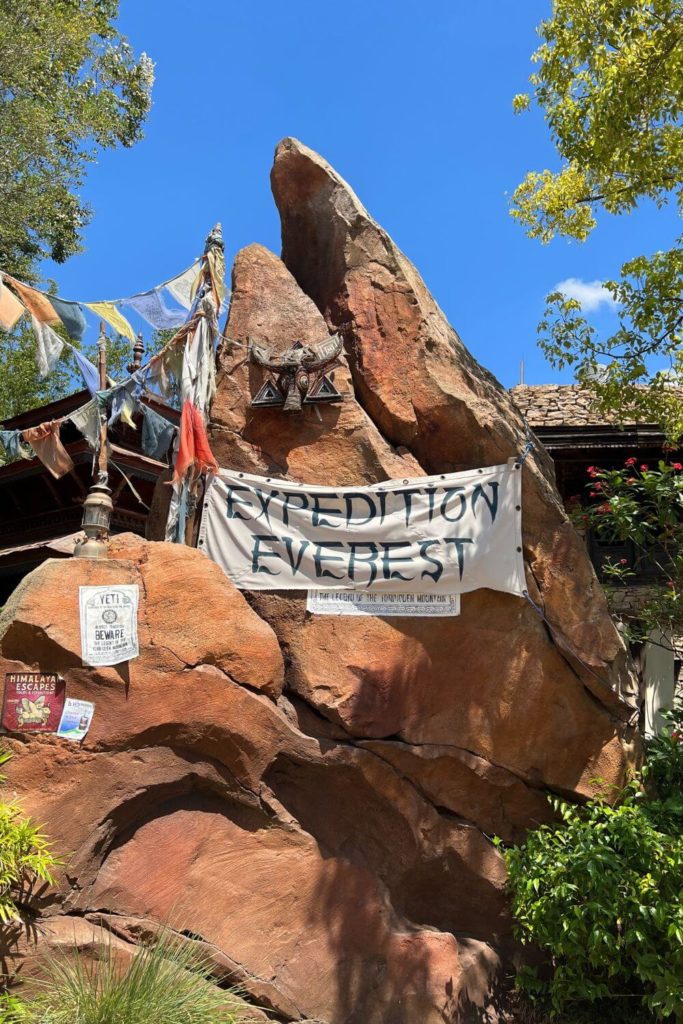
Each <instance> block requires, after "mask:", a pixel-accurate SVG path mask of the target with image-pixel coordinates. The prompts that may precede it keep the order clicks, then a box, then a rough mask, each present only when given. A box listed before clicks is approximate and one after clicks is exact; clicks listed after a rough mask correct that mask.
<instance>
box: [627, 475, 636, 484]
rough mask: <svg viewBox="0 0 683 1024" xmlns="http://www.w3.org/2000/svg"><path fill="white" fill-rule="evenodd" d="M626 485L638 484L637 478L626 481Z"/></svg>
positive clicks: (631, 477)
mask: <svg viewBox="0 0 683 1024" xmlns="http://www.w3.org/2000/svg"><path fill="white" fill-rule="evenodd" d="M626 483H627V484H634V483H636V478H635V477H634V476H630V477H629V478H628V480H627V481H626Z"/></svg>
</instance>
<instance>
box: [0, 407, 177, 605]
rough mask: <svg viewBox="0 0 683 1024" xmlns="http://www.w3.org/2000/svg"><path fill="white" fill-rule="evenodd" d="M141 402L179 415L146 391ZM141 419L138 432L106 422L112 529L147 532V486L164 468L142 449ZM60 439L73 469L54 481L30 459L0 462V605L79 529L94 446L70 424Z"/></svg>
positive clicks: (50, 416) (23, 422)
mask: <svg viewBox="0 0 683 1024" xmlns="http://www.w3.org/2000/svg"><path fill="white" fill-rule="evenodd" d="M89 399H90V395H89V393H88V392H87V391H79V392H77V393H76V394H74V395H69V396H68V397H67V398H62V399H59V400H58V401H56V402H52V403H50V404H49V405H44V406H40V407H39V408H36V409H31V410H30V411H29V412H25V413H21V414H20V415H19V416H15V417H13V418H12V419H10V420H5V422H4V423H2V424H0V426H1V427H2V429H4V430H27V429H28V428H29V427H34V426H38V425H39V424H40V423H46V422H48V421H50V420H56V419H62V418H63V417H65V416H68V415H69V413H70V412H73V411H74V410H75V409H77V408H79V406H82V405H84V404H85V403H86V402H87V401H89ZM143 402H145V403H147V404H149V405H150V406H151V407H152V408H153V409H156V411H158V412H162V413H163V414H164V415H165V416H166V417H167V418H171V419H176V420H179V415H178V414H177V413H176V412H174V411H173V410H171V409H169V407H168V406H166V405H164V404H163V403H161V402H159V401H156V400H154V399H150V398H148V397H146V398H144V399H143ZM141 419H142V418H141V417H136V418H135V422H136V426H137V430H132V429H131V428H130V427H129V426H126V425H125V424H124V423H123V422H121V421H119V422H118V423H117V424H116V425H115V426H114V427H112V428H110V441H111V462H110V478H109V486H110V487H111V490H112V499H113V502H114V512H113V516H112V524H111V527H112V533H123V532H126V531H130V532H133V533H137V534H139V535H140V536H145V535H146V532H147V529H148V521H149V516H150V508H151V506H152V498H153V495H154V489H155V486H156V483H157V481H158V480H159V478H160V477H161V476H162V474H164V473H165V472H166V471H167V469H168V467H167V464H166V463H165V462H158V461H157V460H155V459H151V458H149V457H148V456H146V455H144V454H143V452H142V449H141V441H140V436H141ZM61 439H62V443H63V444H64V447H65V448H66V450H67V452H68V453H69V455H70V456H71V459H72V461H73V463H74V468H73V470H71V472H69V473H67V474H66V475H65V476H63V477H61V478H60V479H59V480H55V479H54V477H53V476H52V474H51V473H50V472H49V471H48V469H47V468H46V467H45V466H44V465H43V463H42V462H40V460H39V459H37V458H33V459H19V460H17V461H16V462H10V463H8V464H7V465H4V466H0V604H3V603H4V602H5V600H6V599H7V597H8V595H9V594H10V593H11V592H12V590H13V589H14V588H15V587H16V585H17V583H19V581H20V580H21V579H22V578H23V577H24V576H25V575H26V573H28V572H30V571H31V569H34V568H35V567H36V566H37V565H39V564H40V563H41V562H42V561H44V560H45V559H46V558H60V557H62V558H66V557H69V556H70V555H71V554H72V553H73V548H74V543H75V540H76V538H77V537H78V536H79V535H80V533H81V517H82V505H83V500H84V498H85V496H86V494H87V493H88V489H89V487H90V485H91V483H92V479H93V477H92V469H93V451H92V449H91V448H90V446H89V445H88V442H87V441H86V440H85V438H84V437H83V436H82V435H81V434H80V432H79V431H78V430H77V429H76V427H75V426H73V424H71V423H64V424H63V426H62V428H61Z"/></svg>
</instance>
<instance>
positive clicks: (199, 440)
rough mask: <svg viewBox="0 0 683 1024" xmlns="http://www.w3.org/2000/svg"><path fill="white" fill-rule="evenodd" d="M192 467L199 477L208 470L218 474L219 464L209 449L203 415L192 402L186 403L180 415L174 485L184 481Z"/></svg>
mask: <svg viewBox="0 0 683 1024" xmlns="http://www.w3.org/2000/svg"><path fill="white" fill-rule="evenodd" d="M190 466H195V468H196V470H197V475H199V474H200V473H206V472H207V471H208V470H211V471H212V472H213V473H217V472H218V463H217V462H216V460H215V458H214V457H213V452H212V451H211V448H210V447H209V439H208V437H207V436H206V428H205V426H204V420H203V419H202V414H201V413H200V411H199V409H196V408H195V406H194V405H193V404H192V402H185V403H184V404H183V411H182V412H181V414H180V440H179V442H178V455H177V457H176V461H175V471H174V473H173V483H177V482H178V481H179V480H182V478H183V477H184V476H185V473H186V472H187V470H188V469H189V468H190Z"/></svg>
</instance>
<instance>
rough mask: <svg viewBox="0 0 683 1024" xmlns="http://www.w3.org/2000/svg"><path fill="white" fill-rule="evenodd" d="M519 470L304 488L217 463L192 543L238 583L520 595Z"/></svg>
mask: <svg viewBox="0 0 683 1024" xmlns="http://www.w3.org/2000/svg"><path fill="white" fill-rule="evenodd" d="M521 477H522V470H521V465H520V463H519V462H518V461H517V460H516V459H511V460H510V461H509V462H508V463H507V464H506V465H502V466H489V467H488V468H486V469H473V470H468V471H467V472H464V473H450V474H448V475H443V476H432V477H421V478H417V479H413V480H389V481H385V482H384V483H380V484H375V485H373V486H371V487H364V488H351V487H315V486H312V485H304V484H296V483H290V482H289V481H288V480H273V479H271V478H268V479H264V478H263V477H259V476H252V475H249V474H246V473H233V472H229V471H227V470H220V472H219V474H218V475H217V476H215V477H214V478H213V480H212V482H211V484H210V486H209V488H208V491H207V494H206V497H205V502H204V516H203V520H202V526H201V530H200V536H199V548H200V550H202V551H204V552H205V554H207V555H208V556H209V558H211V559H213V561H215V562H217V563H218V564H219V565H220V566H221V567H222V568H223V569H224V571H225V572H226V573H227V575H228V576H229V577H230V579H231V580H232V581H233V583H234V584H235V585H236V586H237V587H240V588H242V589H244V590H365V591H366V592H370V591H374V592H389V593H391V592H394V593H404V594H406V593H408V594H465V593H468V592H469V591H472V590H477V589H478V588H480V587H488V588H490V589H491V590H500V591H503V592H505V593H510V594H518V595H520V596H523V595H524V594H525V593H526V579H525V574H524V561H523V557H522V524H521Z"/></svg>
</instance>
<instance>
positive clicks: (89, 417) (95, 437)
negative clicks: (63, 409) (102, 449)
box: [69, 398, 100, 448]
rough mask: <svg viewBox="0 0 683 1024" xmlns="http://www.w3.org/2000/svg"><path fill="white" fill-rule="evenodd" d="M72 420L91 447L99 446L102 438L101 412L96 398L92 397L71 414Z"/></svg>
mask: <svg viewBox="0 0 683 1024" xmlns="http://www.w3.org/2000/svg"><path fill="white" fill-rule="evenodd" d="M69 419H70V421H71V422H72V423H73V425H74V426H75V427H76V429H77V430H80V432H81V434H83V437H84V438H85V439H86V441H87V442H88V444H89V445H90V447H91V448H97V447H98V445H99V440H100V413H99V410H98V408H97V402H96V401H95V399H94V398H93V399H91V400H90V401H89V402H88V403H87V404H86V405H82V406H81V408H80V409H76V411H75V412H72V413H71V415H70V416H69Z"/></svg>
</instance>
